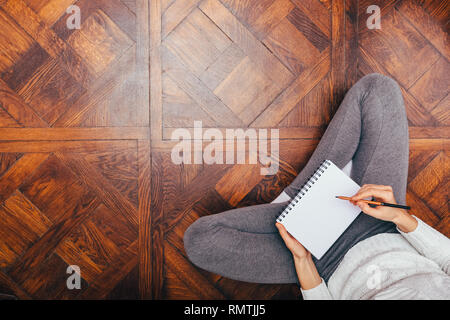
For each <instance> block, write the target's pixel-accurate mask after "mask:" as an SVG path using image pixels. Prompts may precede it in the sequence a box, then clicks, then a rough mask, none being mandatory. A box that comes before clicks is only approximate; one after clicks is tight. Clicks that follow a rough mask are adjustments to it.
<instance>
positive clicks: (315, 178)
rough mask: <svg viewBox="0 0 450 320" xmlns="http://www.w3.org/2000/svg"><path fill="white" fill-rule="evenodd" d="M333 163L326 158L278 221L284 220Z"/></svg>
mask: <svg viewBox="0 0 450 320" xmlns="http://www.w3.org/2000/svg"><path fill="white" fill-rule="evenodd" d="M330 165H331V162H330V161H329V160H325V161H324V162H322V164H321V165H320V166H319V167H318V168H317V169H316V171H315V172H314V174H313V175H312V176H310V177H309V179H308V180H307V181H306V183H305V184H304V185H303V186H302V187H301V188H300V191H299V192H298V193H297V195H296V196H295V197H294V199H292V201H291V202H290V203H289V205H288V206H287V207H286V208H285V209H284V210H283V212H282V213H281V214H280V215H279V216H278V218H277V221H278V222H282V221H283V219H284V218H285V217H286V216H287V215H288V214H289V212H291V210H292V209H294V206H295V205H296V204H297V203H298V202H299V200H300V199H301V198H302V197H303V196H304V195H305V194H306V193H307V192H308V190H309V189H311V187H312V185H313V184H314V183H316V182H317V181H318V180H319V178H320V177H321V176H322V174H323V173H324V172H325V170H326V169H328V167H329V166H330Z"/></svg>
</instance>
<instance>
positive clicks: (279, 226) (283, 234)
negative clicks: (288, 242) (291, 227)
mask: <svg viewBox="0 0 450 320" xmlns="http://www.w3.org/2000/svg"><path fill="white" fill-rule="evenodd" d="M275 226H276V227H277V229H278V232H279V233H280V235H281V237H282V238H283V239H287V238H288V232H287V230H286V228H285V227H284V226H283V225H282V224H281V223H278V222H277V223H275Z"/></svg>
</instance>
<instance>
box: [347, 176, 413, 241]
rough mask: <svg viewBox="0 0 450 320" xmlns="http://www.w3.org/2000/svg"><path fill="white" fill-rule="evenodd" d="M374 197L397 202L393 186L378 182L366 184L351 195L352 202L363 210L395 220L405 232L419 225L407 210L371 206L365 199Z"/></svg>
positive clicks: (388, 201)
mask: <svg viewBox="0 0 450 320" xmlns="http://www.w3.org/2000/svg"><path fill="white" fill-rule="evenodd" d="M372 197H373V198H374V199H375V201H381V202H387V203H392V204H396V203H397V202H396V201H395V197H394V192H393V191H392V187H391V186H382V185H376V184H365V185H363V186H362V188H361V189H359V191H358V192H357V193H356V194H355V195H354V196H353V197H351V200H350V202H352V203H353V204H354V205H357V206H358V207H360V208H361V210H362V211H363V212H364V213H366V214H368V215H370V216H372V217H374V218H377V219H380V220H384V221H390V222H393V223H395V224H396V225H397V227H399V229H400V230H402V231H404V232H410V231H413V230H414V229H415V228H416V226H417V220H416V219H414V218H413V217H411V216H410V215H409V214H408V213H407V212H406V210H404V209H399V208H392V207H386V206H376V207H371V206H369V204H367V203H366V202H362V201H359V200H363V199H365V198H372Z"/></svg>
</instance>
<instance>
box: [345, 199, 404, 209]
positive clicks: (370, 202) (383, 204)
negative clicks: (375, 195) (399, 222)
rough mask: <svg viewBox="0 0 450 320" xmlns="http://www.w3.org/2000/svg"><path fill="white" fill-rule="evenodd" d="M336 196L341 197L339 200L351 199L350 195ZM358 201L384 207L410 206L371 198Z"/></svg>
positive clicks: (402, 207)
mask: <svg viewBox="0 0 450 320" xmlns="http://www.w3.org/2000/svg"><path fill="white" fill-rule="evenodd" d="M336 198H338V199H341V200H352V198H351V197H344V196H336ZM358 201H362V202H365V203H368V204H371V205H374V206H385V207H392V208H400V209H405V210H409V209H411V207H410V206H404V205H401V204H394V203H387V202H381V201H373V200H358Z"/></svg>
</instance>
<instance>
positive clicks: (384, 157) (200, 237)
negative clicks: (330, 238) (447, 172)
mask: <svg viewBox="0 0 450 320" xmlns="http://www.w3.org/2000/svg"><path fill="white" fill-rule="evenodd" d="M325 159H330V160H331V161H333V162H334V163H335V164H336V165H337V166H338V167H340V168H343V167H344V166H345V165H346V164H347V163H348V162H349V161H350V160H352V173H351V175H352V178H353V179H354V180H355V181H356V182H357V183H358V184H360V185H362V184H369V183H370V184H383V185H390V186H392V188H393V190H394V194H395V197H396V199H397V201H398V202H404V201H405V195H406V182H407V181H406V180H407V173H408V125H407V118H406V113H405V108H404V104H403V98H402V95H401V91H400V88H399V86H398V85H397V83H396V82H395V81H394V80H392V79H390V78H388V77H386V76H383V75H380V74H370V75H367V76H365V77H363V78H362V79H360V80H359V81H358V82H357V83H356V84H355V85H354V86H353V87H352V88H351V89H350V90H349V91H348V93H347V94H346V96H345V98H344V100H343V102H342V103H341V105H340V107H339V109H338V110H337V112H336V114H335V115H334V117H333V119H332V120H331V122H330V124H329V125H328V128H327V130H326V131H325V133H324V135H323V137H322V139H321V140H320V142H319V144H318V146H317V148H316V150H315V151H314V153H313V155H312V156H311V158H310V160H309V161H308V163H307V164H306V166H305V167H304V168H303V169H302V170H301V172H300V173H299V175H298V176H297V177H296V178H295V179H294V181H293V182H292V183H291V184H290V185H289V186H288V187H287V188H286V189H285V192H286V193H287V194H288V195H289V196H290V197H291V198H292V197H294V196H295V195H296V193H297V192H298V191H299V190H300V188H301V186H302V185H303V184H304V183H305V182H306V181H307V179H308V178H309V177H310V176H311V175H312V174H313V172H314V171H315V170H316V168H317V167H318V166H319V165H320V163H321V162H322V161H323V160H325ZM287 203H288V202H285V203H269V204H263V205H256V206H250V207H245V208H239V209H233V210H229V211H226V212H222V213H219V214H214V215H210V216H206V217H202V218H200V219H198V220H197V221H195V222H194V223H193V224H192V225H191V226H190V227H189V228H188V229H187V230H186V232H185V234H184V246H185V249H186V253H187V255H188V257H189V259H190V260H191V261H192V262H193V263H194V264H195V265H197V266H198V267H200V268H203V269H205V270H208V271H211V272H214V273H217V274H220V275H223V276H225V277H228V278H231V279H235V280H241V281H247V282H257V283H298V279H297V276H296V272H295V268H294V263H293V259H292V255H291V253H290V252H289V251H288V249H287V248H286V247H285V245H284V242H283V240H282V239H281V237H280V236H279V234H278V231H277V229H276V228H275V220H276V218H277V217H278V215H279V214H280V212H281V211H282V210H283V209H284V207H285V206H286V205H287ZM311 214H314V213H311ZM385 232H397V231H396V229H395V226H394V225H393V224H392V223H390V222H385V221H381V220H377V219H375V218H372V217H370V216H368V215H365V214H360V215H359V216H358V218H357V219H356V220H355V221H354V222H353V223H352V224H351V225H350V227H349V228H348V229H347V230H346V231H345V232H344V233H343V235H342V236H341V237H340V238H339V239H338V240H337V241H336V242H335V243H334V245H333V246H332V247H331V248H330V249H329V250H328V252H327V253H326V254H325V255H324V256H323V257H322V258H321V259H320V260H317V259H314V262H315V265H316V267H317V269H318V271H319V274H320V275H321V277H322V278H324V280H325V281H328V279H329V278H330V276H331V275H332V273H333V272H334V270H335V269H336V268H337V266H338V264H339V262H340V261H341V260H342V258H343V257H344V255H345V253H346V252H347V251H348V250H349V249H350V248H351V247H352V246H354V245H355V244H357V243H358V242H359V241H361V240H364V239H366V238H368V237H371V236H374V235H376V234H379V233H385Z"/></svg>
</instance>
